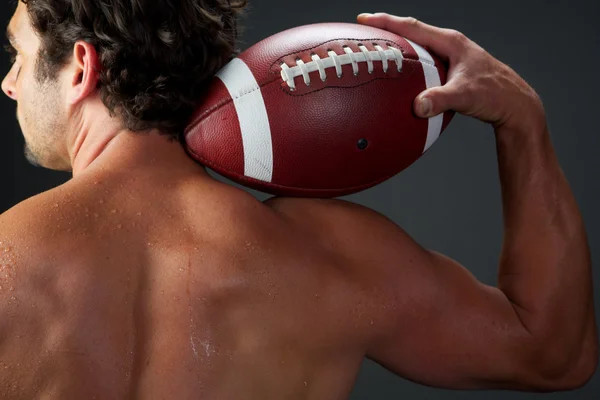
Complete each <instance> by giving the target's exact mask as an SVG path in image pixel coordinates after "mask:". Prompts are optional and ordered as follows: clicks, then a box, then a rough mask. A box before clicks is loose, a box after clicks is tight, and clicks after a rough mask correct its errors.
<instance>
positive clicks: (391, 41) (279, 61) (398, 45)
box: [269, 38, 435, 75]
mask: <svg viewBox="0 0 600 400" xmlns="http://www.w3.org/2000/svg"><path fill="white" fill-rule="evenodd" d="M340 40H353V41H357V42H359V43H360V42H367V41H373V40H379V41H384V42H386V43H394V44H395V45H396V46H397V47H399V48H400V51H401V52H402V54H403V55H404V54H405V53H406V51H405V50H404V49H403V48H402V46H400V44H399V43H398V42H395V41H393V40H387V39H381V38H373V39H356V38H337V39H331V40H327V41H326V42H323V43H320V44H318V45H316V46H313V47H307V48H305V49H302V50H298V51H294V52H291V53H288V54H285V55H283V56H281V57H279V58H278V59H277V60H276V61H274V62H273V63H272V64H271V68H269V70H270V71H271V73H272V74H276V75H277V72H276V71H273V66H276V65H277V64H278V63H279V64H281V60H283V59H284V58H285V57H289V56H291V55H292V54H298V53H303V52H305V51H309V50H313V49H316V48H317V47H320V46H323V45H324V44H327V43H330V42H337V41H340ZM405 60H413V61H419V60H415V59H414V58H405ZM427 64H429V65H431V64H430V63H427ZM432 66H435V65H432Z"/></svg>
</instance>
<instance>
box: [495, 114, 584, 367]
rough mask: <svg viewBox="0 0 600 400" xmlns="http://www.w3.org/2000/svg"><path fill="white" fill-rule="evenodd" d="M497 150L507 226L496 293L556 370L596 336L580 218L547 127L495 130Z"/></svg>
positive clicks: (576, 359)
mask: <svg viewBox="0 0 600 400" xmlns="http://www.w3.org/2000/svg"><path fill="white" fill-rule="evenodd" d="M496 143H497V150H498V163H499V171H500V180H501V184H502V197H503V207H504V227H505V233H504V244H503V249H502V255H501V259H500V271H499V282H498V286H499V288H500V289H501V290H502V291H503V292H504V293H505V294H506V295H507V297H508V298H509V299H510V300H511V301H512V302H513V303H514V304H515V310H516V311H517V312H518V313H519V317H520V319H521V321H522V322H523V324H524V325H525V326H526V328H527V329H528V331H529V332H530V333H531V334H532V335H534V336H535V337H537V338H539V339H540V343H541V344H542V345H544V346H549V347H548V348H547V351H548V353H549V354H548V356H549V357H555V358H558V359H560V363H559V360H556V361H557V365H570V364H569V363H576V362H578V357H579V356H580V353H581V351H582V350H583V348H584V345H583V342H584V340H585V339H586V338H588V339H587V340H588V341H589V338H590V337H591V335H590V329H593V330H594V332H595V329H594V328H595V320H594V314H593V294H592V274H591V261H590V252H589V247H588V243H587V238H586V233H585V228H584V225H583V220H582V218H581V214H580V212H579V209H578V206H577V204H576V201H575V198H574V196H573V193H572V192H571V190H570V188H569V185H568V183H567V181H566V179H565V176H564V174H563V172H562V170H561V168H560V166H559V164H558V161H557V159H556V155H555V152H554V149H553V147H552V144H551V141H550V135H549V134H548V131H547V128H546V127H545V126H540V127H539V129H537V131H536V130H535V129H534V130H530V131H518V130H505V131H497V132H496ZM590 321H591V322H592V323H590ZM592 340H595V338H592ZM550 346H551V347H550ZM587 348H588V349H589V346H588V347H587ZM551 349H552V350H556V351H552V352H551V351H550V350H551ZM571 365H572V364H571Z"/></svg>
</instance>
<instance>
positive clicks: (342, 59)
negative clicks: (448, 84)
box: [281, 45, 404, 90]
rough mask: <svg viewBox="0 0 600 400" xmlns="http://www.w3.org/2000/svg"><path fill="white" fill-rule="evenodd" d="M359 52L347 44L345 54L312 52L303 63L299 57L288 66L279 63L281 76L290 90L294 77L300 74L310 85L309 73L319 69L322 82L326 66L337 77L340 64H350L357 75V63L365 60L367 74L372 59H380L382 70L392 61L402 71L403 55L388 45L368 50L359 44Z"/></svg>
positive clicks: (371, 64) (340, 71) (370, 67)
mask: <svg viewBox="0 0 600 400" xmlns="http://www.w3.org/2000/svg"><path fill="white" fill-rule="evenodd" d="M358 48H359V49H360V51H361V52H360V53H355V52H353V51H352V49H351V48H350V47H348V46H344V52H345V53H346V54H341V55H340V54H337V53H336V52H335V51H332V50H330V51H328V52H327V54H328V55H329V57H327V58H320V57H319V56H318V55H317V54H312V55H311V59H312V61H310V62H308V63H305V62H304V61H302V60H301V59H297V60H296V65H295V66H289V65H287V64H286V63H282V64H281V77H282V79H283V80H284V81H285V82H286V83H287V85H288V87H289V88H290V89H291V90H295V89H296V84H295V82H294V78H296V77H298V76H302V77H303V78H304V83H305V84H306V85H307V86H310V75H309V73H311V72H314V71H319V76H320V78H321V80H322V81H323V82H325V80H326V79H327V71H326V69H328V68H335V72H336V74H337V77H338V78H341V77H342V66H343V65H348V64H352V71H353V72H354V75H358V71H359V70H358V63H361V62H363V63H364V62H366V63H367V68H368V71H369V74H372V73H373V69H374V68H373V61H381V62H382V64H383V72H385V73H387V71H388V69H389V61H394V62H395V63H396V66H397V68H398V72H401V71H402V60H404V56H403V55H402V52H401V51H400V50H398V49H396V48H394V47H391V46H390V47H388V48H387V50H384V49H383V48H382V47H381V46H379V45H375V50H373V51H369V49H367V48H366V47H365V46H364V45H359V46H358Z"/></svg>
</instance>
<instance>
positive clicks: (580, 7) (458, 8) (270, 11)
mask: <svg viewBox="0 0 600 400" xmlns="http://www.w3.org/2000/svg"><path fill="white" fill-rule="evenodd" d="M250 1H251V2H252V8H251V10H250V12H249V14H248V15H247V17H245V18H244V20H243V23H244V25H245V26H246V31H245V33H244V35H243V36H242V44H241V47H242V49H245V48H247V47H249V46H250V45H252V44H253V43H255V42H257V41H259V40H261V39H263V38H265V37H267V36H269V35H271V34H274V33H276V32H278V31H280V30H284V29H287V28H290V27H293V26H297V25H303V24H308V23H315V22H354V21H355V16H356V15H357V14H358V13H360V12H377V11H386V12H389V13H393V14H397V15H403V16H413V17H416V18H419V19H421V20H423V21H425V22H428V23H431V24H434V25H438V26H442V27H451V28H455V29H458V30H460V31H462V32H463V33H465V34H466V35H467V36H469V37H470V38H471V39H473V40H475V41H476V42H478V43H479V44H480V45H481V46H483V47H484V48H485V49H487V50H488V51H489V52H490V53H491V54H493V55H494V56H495V57H497V58H499V59H500V60H502V61H503V62H505V63H507V64H509V65H510V66H511V67H513V68H514V69H515V70H516V71H517V72H519V73H520V74H521V75H522V76H523V77H524V78H525V79H526V80H527V81H528V82H529V83H530V84H531V85H532V86H533V87H534V88H535V89H536V90H537V91H538V93H539V94H540V96H541V97H542V99H543V101H544V104H545V107H546V110H547V113H548V119H549V125H550V129H551V133H552V139H553V142H554V145H555V146H556V150H557V153H558V158H559V160H560V163H561V165H562V167H563V169H564V171H565V174H566V176H567V178H568V179H569V181H570V183H571V186H572V188H573V191H574V193H575V196H576V198H577V200H578V202H579V205H580V207H581V211H582V213H583V217H584V220H585V222H586V226H587V231H588V235H589V240H590V245H591V248H592V258H593V260H595V261H597V260H598V258H599V257H600V218H599V211H598V209H597V206H598V205H599V204H600V180H599V179H598V177H599V173H600V161H599V160H598V158H597V156H596V153H597V152H598V150H599V149H600V137H599V135H598V132H599V129H598V125H596V124H597V123H598V120H597V119H596V117H597V115H598V113H599V109H600V100H599V98H598V93H600V83H599V81H598V78H597V77H596V76H595V75H596V74H598V73H600V54H599V49H600V22H598V20H599V19H600V1H599V0H571V1H565V0H554V1H543V0H520V1H518V0H504V1H498V2H492V1H486V0H455V1H444V0H428V1H396V0H370V1H368V2H367V1H362V2H361V1H358V0H356V1H349V0H327V1H324V0H303V1H284V0H255V1H252V0H250ZM1 11H2V17H3V21H4V22H7V21H8V19H9V17H10V14H11V13H12V11H13V8H12V6H11V5H9V4H6V3H5V5H3V6H2V9H1ZM1 61H2V65H1V66H2V68H3V74H4V73H6V71H8V57H6V56H3V57H2V60H1ZM0 107H1V108H0V111H1V112H2V123H3V124H4V126H5V128H4V129H3V130H2V134H0V167H1V168H2V170H3V171H5V173H4V174H3V176H2V181H3V182H4V183H3V184H2V185H0V211H4V210H6V209H8V208H10V207H11V206H12V205H14V204H16V203H17V202H19V201H22V200H23V199H25V198H27V197H29V196H32V195H34V194H37V193H39V192H41V191H44V190H47V189H49V188H52V187H54V186H56V185H58V184H60V183H62V182H64V181H65V180H67V179H69V175H67V174H63V173H57V172H52V171H45V170H42V169H39V168H34V167H32V166H30V165H29V164H27V162H26V161H25V159H24V157H23V139H22V137H21V133H20V130H19V129H18V125H17V123H16V121H15V117H14V115H15V107H14V104H13V103H12V101H10V100H9V99H8V98H6V97H4V100H2V101H0ZM494 146H495V144H494V137H493V132H492V130H491V128H490V127H489V126H486V125H485V124H483V123H480V122H478V121H475V120H471V119H468V118H466V117H462V116H458V117H457V118H456V119H455V120H454V121H453V122H452V124H451V125H450V127H449V128H448V130H447V131H446V133H445V134H444V135H443V136H442V137H441V138H440V140H439V141H438V142H437V143H436V144H435V145H434V146H433V148H432V149H431V150H430V151H429V152H428V153H427V154H426V155H425V156H424V157H423V158H422V159H421V160H419V161H418V162H417V163H416V164H414V165H413V166H411V167H410V168H409V169H407V170H406V171H404V172H403V173H401V174H400V175H398V176H396V177H395V178H393V179H391V180H390V181H388V182H385V183H384V184H381V185H379V186H377V187H375V188H372V189H370V190H367V191H365V192H364V193H359V194H356V195H353V196H348V197H346V198H345V199H347V200H350V201H354V202H357V203H360V204H363V205H366V206H368V207H371V208H373V209H375V210H377V211H379V212H381V213H383V214H385V215H387V216H388V217H390V218H391V219H392V220H394V221H395V222H396V223H398V224H400V225H401V226H402V227H403V228H404V229H405V230H406V231H408V232H409V233H410V234H411V235H413V237H414V238H415V239H416V240H417V241H418V242H420V243H421V244H422V245H424V246H426V247H429V248H432V249H435V250H437V251H440V252H442V253H445V254H448V255H449V256H451V257H453V258H455V259H456V260H458V261H459V262H461V263H463V264H464V265H465V266H467V267H468V268H469V269H470V270H471V271H472V272H473V273H474V274H475V275H476V276H477V278H479V279H480V280H481V281H483V282H485V283H487V284H495V282H496V272H497V264H498V256H499V254H500V247H501V240H502V219H501V218H502V214H501V202H500V187H499V181H498V175H497V174H498V171H497V164H496V155H495V147H494ZM213 175H214V176H215V177H218V176H217V175H216V174H213ZM219 179H221V180H225V179H223V178H221V177H219ZM227 182H230V181H227ZM250 192H251V193H253V194H254V195H256V196H257V197H258V198H260V199H264V198H267V197H270V196H266V195H264V194H261V193H259V192H255V191H250ZM599 279H600V272H599V271H598V267H597V265H595V266H594V282H595V288H596V301H595V304H596V310H597V311H596V316H597V318H599V317H600V312H599V310H600V304H599V299H598V295H597V288H598V287H599V283H600V282H599ZM400 396H402V397H404V398H410V399H412V398H415V399H442V398H443V399H452V398H460V399H506V398H509V397H510V398H514V399H529V398H537V397H539V396H544V397H545V398H553V399H592V398H594V399H597V398H600V373H596V375H595V376H594V378H593V379H592V380H591V381H590V383H589V384H588V385H587V386H586V387H584V388H583V389H580V390H577V391H572V392H565V393H556V394H549V395H540V394H529V393H513V392H463V391H450V390H441V389H432V388H427V387H423V386H420V385H417V384H414V383H412V382H408V381H406V380H404V379H402V378H400V377H397V376H394V375H392V374H391V373H389V372H388V371H386V370H385V369H383V368H382V367H380V366H378V365H376V364H374V363H372V362H370V361H365V363H364V365H363V368H362V370H361V373H360V376H359V378H358V381H357V383H356V387H355V390H354V392H353V394H352V396H351V399H353V400H358V399H394V398H398V397H400Z"/></svg>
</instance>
